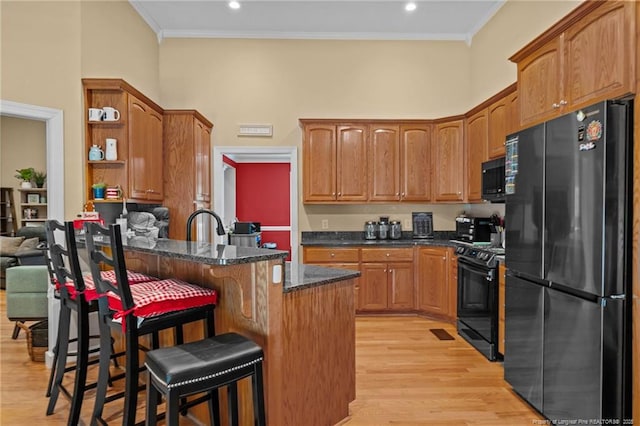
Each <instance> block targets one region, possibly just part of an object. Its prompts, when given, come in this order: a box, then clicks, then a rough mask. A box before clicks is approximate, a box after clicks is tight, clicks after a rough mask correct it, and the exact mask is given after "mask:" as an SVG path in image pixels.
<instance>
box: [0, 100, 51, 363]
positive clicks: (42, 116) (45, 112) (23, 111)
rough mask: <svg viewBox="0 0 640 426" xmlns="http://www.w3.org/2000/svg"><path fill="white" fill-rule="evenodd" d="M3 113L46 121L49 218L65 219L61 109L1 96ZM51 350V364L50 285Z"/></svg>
mask: <svg viewBox="0 0 640 426" xmlns="http://www.w3.org/2000/svg"><path fill="white" fill-rule="evenodd" d="M0 115H3V116H7V117H15V118H24V119H28V120H38V121H44V122H45V124H46V130H45V136H46V150H47V154H46V158H47V160H46V164H47V204H48V205H47V207H48V208H47V218H48V219H56V220H59V221H64V119H63V113H62V110H60V109H54V108H47V107H41V106H37V105H29V104H22V103H18V102H12V101H5V100H0ZM48 300H49V350H48V351H47V353H46V355H45V362H46V365H47V367H48V368H51V365H52V363H53V351H52V350H53V346H54V344H55V341H56V337H57V335H56V334H57V330H58V310H59V305H58V301H57V300H56V299H55V298H54V297H53V289H52V287H51V286H50V287H49V295H48Z"/></svg>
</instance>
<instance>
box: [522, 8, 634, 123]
mask: <svg viewBox="0 0 640 426" xmlns="http://www.w3.org/2000/svg"><path fill="white" fill-rule="evenodd" d="M635 11H636V2H627V1H607V2H584V3H583V4H582V5H581V6H579V7H578V8H576V9H575V10H574V11H573V12H571V13H570V14H569V15H567V16H566V17H565V18H564V19H563V20H561V21H560V22H558V23H557V24H556V25H554V26H553V27H552V28H551V29H549V30H548V31H547V32H546V33H544V34H542V35H541V36H539V37H538V38H536V39H535V40H534V41H533V42H531V43H529V44H528V45H527V46H525V47H524V48H523V49H521V50H520V51H519V52H517V53H516V54H515V55H513V56H512V57H511V58H510V60H511V61H513V62H515V63H517V65H518V97H519V101H520V118H521V120H520V123H521V124H522V125H523V127H528V125H531V124H534V123H537V122H541V121H544V120H548V119H550V118H553V117H556V116H558V115H561V114H564V113H566V112H568V111H573V110H575V109H577V108H580V107H584V106H587V105H590V104H592V103H594V102H597V101H600V100H604V99H609V98H617V97H620V96H623V95H626V94H628V93H632V92H634V83H635V74H634V69H635V68H634V66H635V55H636V54H635V46H636V44H635V43H636V41H635V33H634V31H635V25H634V22H635V14H636V12H635Z"/></svg>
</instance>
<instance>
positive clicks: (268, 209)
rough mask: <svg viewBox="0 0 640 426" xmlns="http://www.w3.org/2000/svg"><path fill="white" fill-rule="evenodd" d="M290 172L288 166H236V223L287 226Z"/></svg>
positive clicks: (279, 164)
mask: <svg viewBox="0 0 640 426" xmlns="http://www.w3.org/2000/svg"><path fill="white" fill-rule="evenodd" d="M290 170H291V167H290V164H289V163H237V164H236V215H237V217H238V220H239V221H240V222H260V224H261V225H264V226H289V225H290V194H289V173H290ZM263 240H264V239H263Z"/></svg>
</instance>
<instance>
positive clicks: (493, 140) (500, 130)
mask: <svg viewBox="0 0 640 426" xmlns="http://www.w3.org/2000/svg"><path fill="white" fill-rule="evenodd" d="M508 103H509V98H508V96H505V97H504V98H502V99H500V100H498V101H496V102H494V103H493V104H491V105H490V106H489V109H488V113H489V121H488V124H489V143H488V144H487V154H488V155H487V156H488V158H489V159H492V158H498V157H504V155H505V140H506V138H507V121H508V119H509V106H508Z"/></svg>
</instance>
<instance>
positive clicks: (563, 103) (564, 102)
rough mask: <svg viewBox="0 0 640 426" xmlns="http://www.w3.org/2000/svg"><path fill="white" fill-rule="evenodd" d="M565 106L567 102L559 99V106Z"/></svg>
mask: <svg viewBox="0 0 640 426" xmlns="http://www.w3.org/2000/svg"><path fill="white" fill-rule="evenodd" d="M566 104H568V102H567V101H565V100H564V99H561V100H560V105H566Z"/></svg>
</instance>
